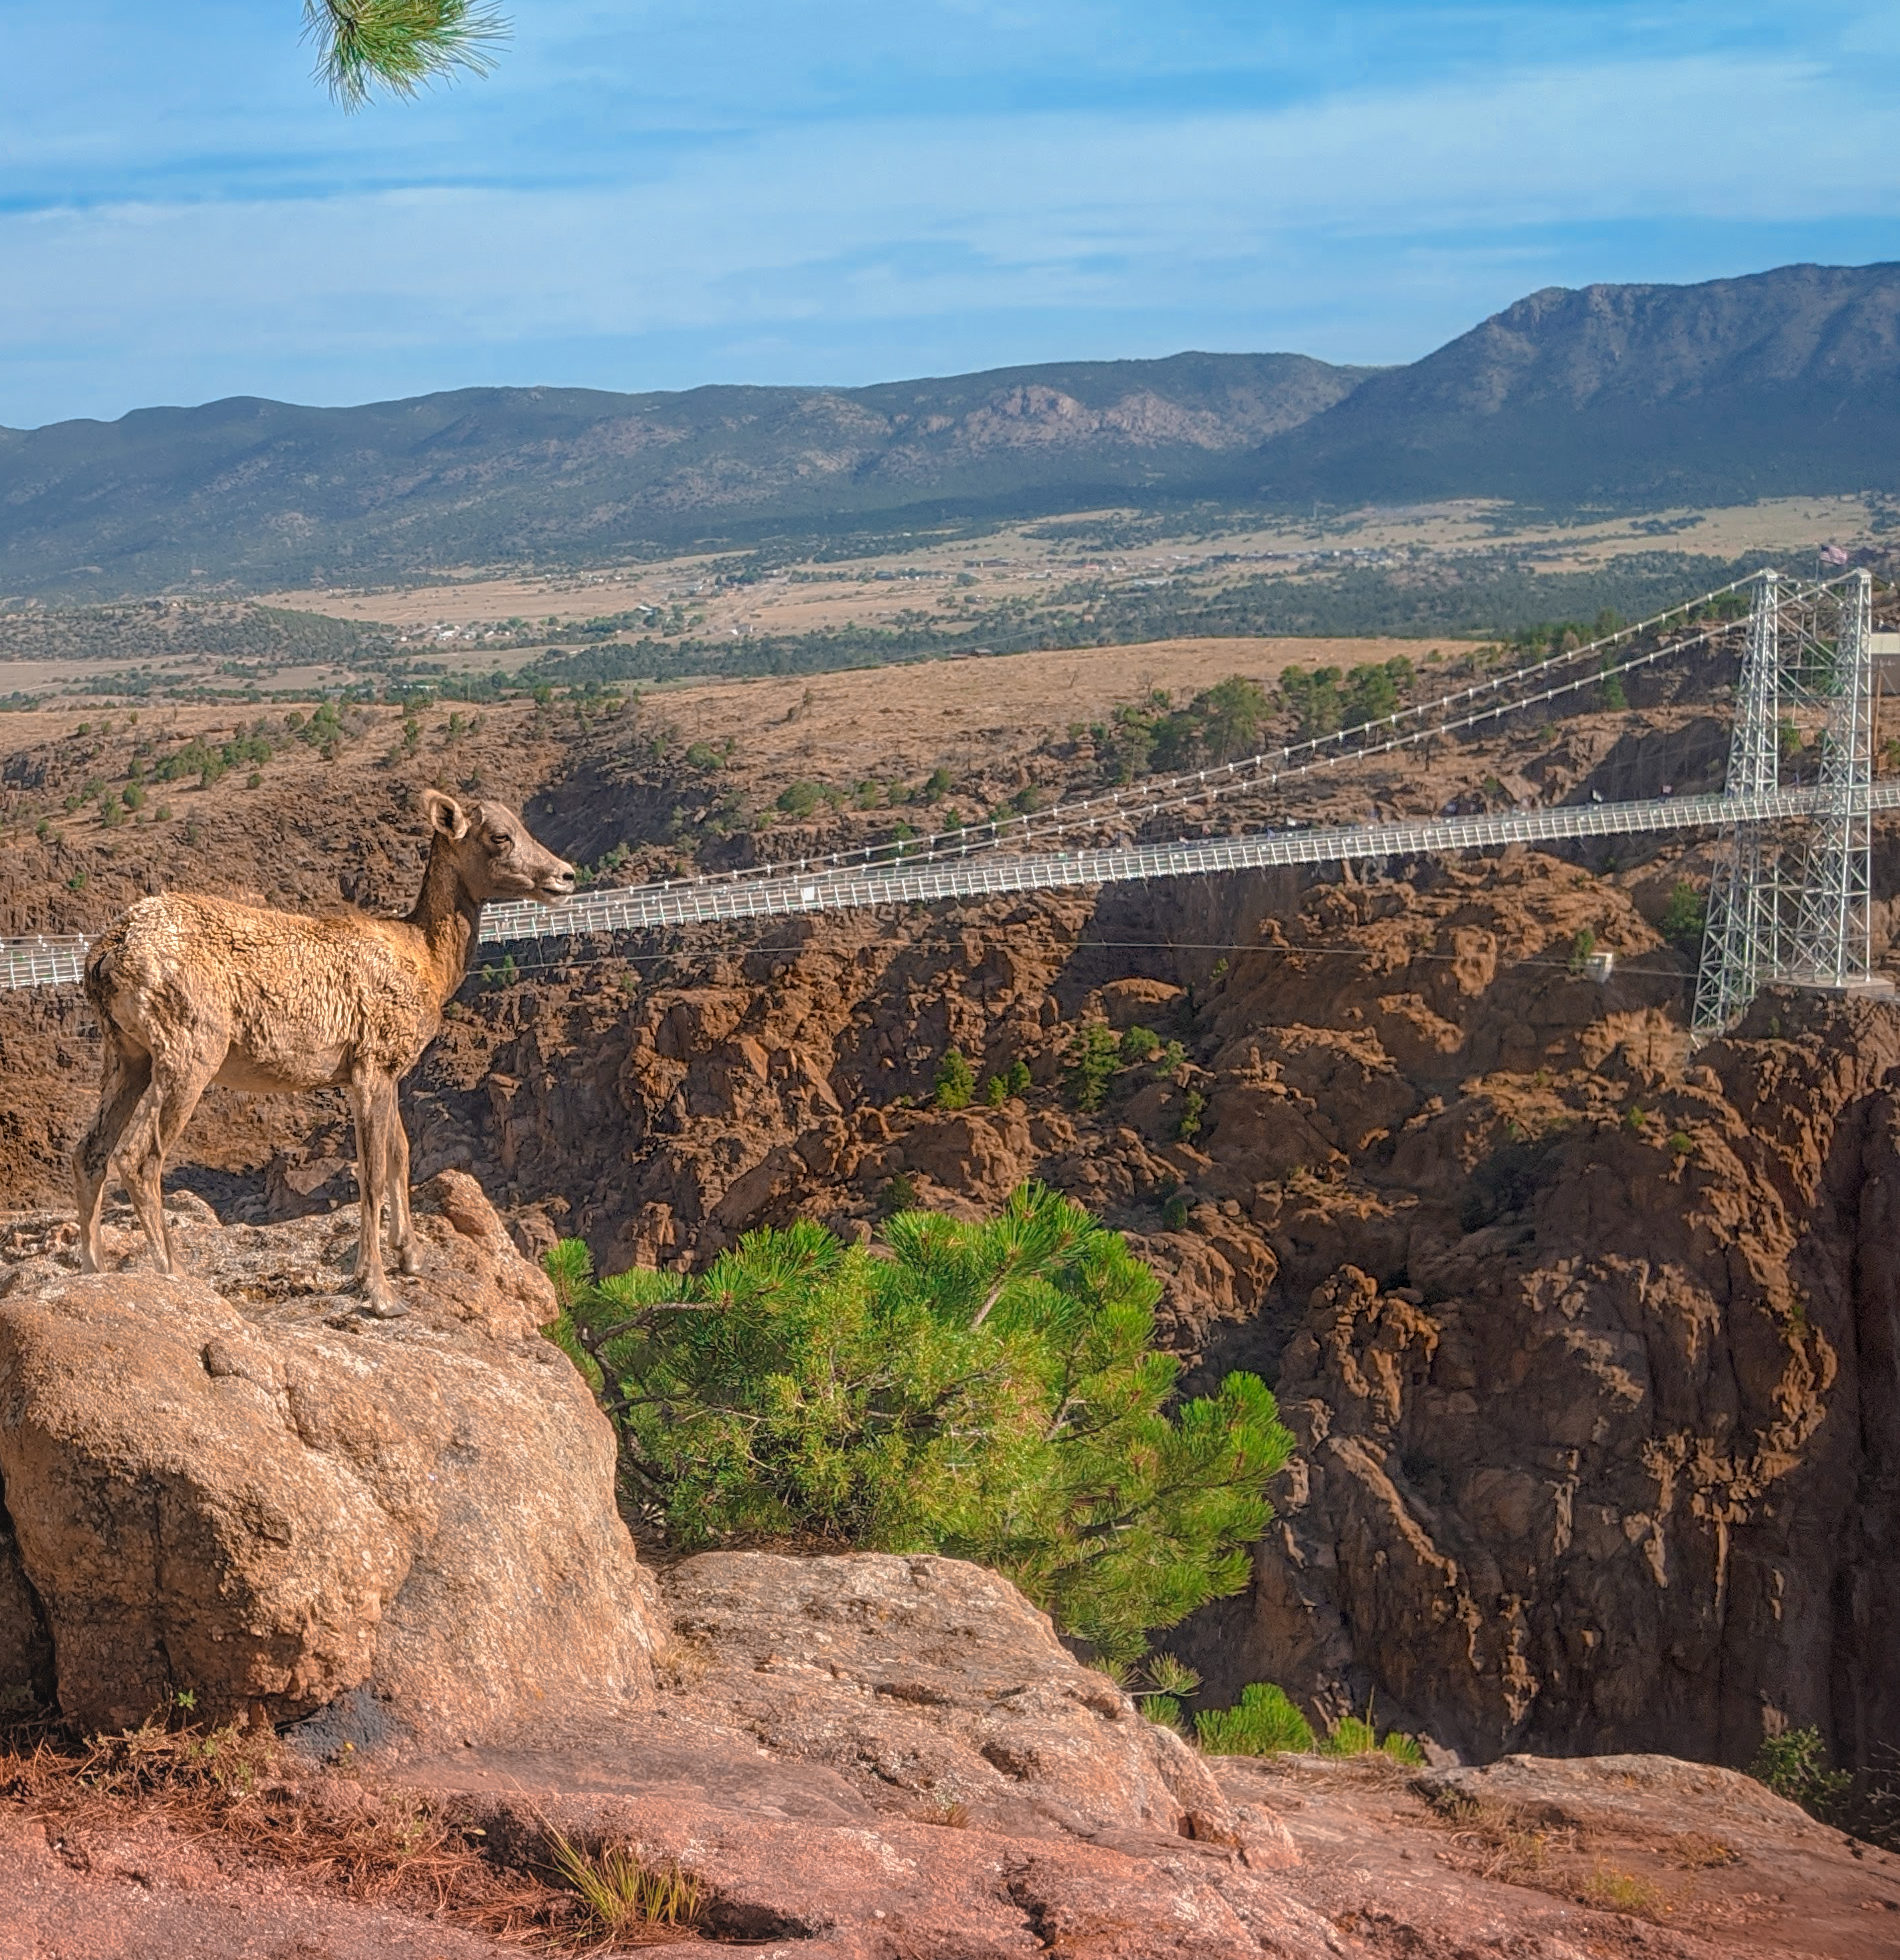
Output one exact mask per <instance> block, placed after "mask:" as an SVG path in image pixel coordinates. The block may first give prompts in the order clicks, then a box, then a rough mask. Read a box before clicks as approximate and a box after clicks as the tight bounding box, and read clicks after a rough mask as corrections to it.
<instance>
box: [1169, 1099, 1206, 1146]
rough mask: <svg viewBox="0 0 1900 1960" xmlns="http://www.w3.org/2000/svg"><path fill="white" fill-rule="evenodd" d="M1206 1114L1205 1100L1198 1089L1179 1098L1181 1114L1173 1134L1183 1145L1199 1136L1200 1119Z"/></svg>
mask: <svg viewBox="0 0 1900 1960" xmlns="http://www.w3.org/2000/svg"><path fill="white" fill-rule="evenodd" d="M1206 1113H1207V1098H1206V1097H1205V1096H1204V1095H1202V1094H1201V1092H1200V1090H1198V1089H1190V1090H1189V1091H1188V1092H1187V1094H1186V1095H1185V1096H1183V1097H1182V1098H1181V1114H1180V1117H1179V1118H1178V1119H1177V1121H1176V1123H1175V1126H1174V1134H1175V1135H1176V1136H1177V1137H1179V1138H1180V1140H1181V1141H1182V1142H1183V1143H1191V1142H1192V1141H1193V1140H1194V1138H1196V1137H1197V1136H1199V1135H1200V1134H1201V1118H1202V1117H1203V1116H1204V1115H1206Z"/></svg>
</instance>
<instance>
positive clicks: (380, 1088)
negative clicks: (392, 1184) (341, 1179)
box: [350, 1074, 409, 1320]
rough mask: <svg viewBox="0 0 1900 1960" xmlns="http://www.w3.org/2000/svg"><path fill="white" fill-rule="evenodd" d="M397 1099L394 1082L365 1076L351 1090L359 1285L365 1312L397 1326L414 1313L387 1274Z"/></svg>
mask: <svg viewBox="0 0 1900 1960" xmlns="http://www.w3.org/2000/svg"><path fill="white" fill-rule="evenodd" d="M394 1105H395V1096H394V1093H393V1091H392V1089H391V1086H390V1082H389V1078H388V1077H387V1076H381V1075H367V1074H366V1075H362V1076H359V1077H357V1078H356V1079H355V1080H353V1081H352V1082H351V1084H350V1113H351V1114H352V1115H353V1116H354V1117H355V1118H356V1184H357V1189H358V1191H359V1192H360V1193H361V1214H362V1215H361V1219H360V1221H359V1230H358V1232H357V1239H356V1284H357V1287H358V1290H359V1291H360V1292H361V1293H362V1295H363V1306H364V1310H365V1311H366V1312H368V1313H372V1314H374V1315H375V1316H376V1318H377V1319H378V1320H393V1319H395V1318H396V1316H397V1315H398V1314H403V1313H407V1312H408V1311H409V1310H408V1308H407V1307H405V1306H404V1305H403V1304H402V1302H401V1301H400V1300H398V1299H397V1298H396V1296H395V1294H394V1293H392V1292H391V1291H390V1287H389V1278H388V1275H387V1274H386V1273H385V1272H384V1271H383V1234H382V1216H383V1198H384V1195H385V1192H386V1190H387V1188H388V1182H389V1121H390V1116H391V1114H392V1112H393V1109H394Z"/></svg>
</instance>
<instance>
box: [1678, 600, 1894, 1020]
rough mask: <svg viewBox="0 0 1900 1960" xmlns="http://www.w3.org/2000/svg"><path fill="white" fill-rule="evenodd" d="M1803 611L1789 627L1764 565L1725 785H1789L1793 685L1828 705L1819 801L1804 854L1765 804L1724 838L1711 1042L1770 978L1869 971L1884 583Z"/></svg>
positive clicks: (1709, 994) (1731, 792)
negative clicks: (1786, 727)
mask: <svg viewBox="0 0 1900 1960" xmlns="http://www.w3.org/2000/svg"><path fill="white" fill-rule="evenodd" d="M1824 609H1831V610H1832V611H1833V612H1834V613H1835V620H1834V622H1833V623H1834V626H1835V630H1834V632H1833V633H1832V635H1827V634H1825V633H1824V632H1823V631H1822V625H1823V621H1822V618H1821V616H1820V615H1821V613H1822V611H1823V610H1824ZM1795 610H1796V613H1797V615H1798V616H1797V617H1796V618H1795V619H1794V620H1793V621H1791V622H1790V623H1791V625H1792V627H1793V631H1792V633H1791V634H1789V635H1784V633H1783V631H1782V611H1783V595H1782V590H1781V585H1780V581H1779V580H1778V579H1777V577H1776V575H1775V574H1774V573H1773V572H1763V573H1762V574H1761V575H1760V578H1759V580H1758V581H1757V584H1756V588H1755V603H1754V606H1753V608H1752V609H1751V611H1750V614H1749V621H1748V641H1747V645H1746V648H1745V649H1744V651H1743V654H1742V670H1741V674H1740V676H1739V677H1738V679H1737V682H1736V688H1735V727H1734V731H1733V733H1732V734H1731V736H1730V738H1729V762H1728V777H1727V780H1726V782H1725V783H1724V786H1723V794H1724V795H1725V796H1727V797H1732V798H1736V799H1738V800H1739V799H1744V798H1750V797H1759V796H1764V795H1772V794H1773V793H1774V791H1775V790H1776V789H1778V788H1779V787H1780V719H1781V705H1782V699H1783V694H1784V691H1785V692H1786V693H1788V694H1790V695H1792V696H1796V697H1802V698H1805V699H1806V700H1807V701H1808V702H1809V703H1810V704H1812V705H1814V706H1817V707H1819V708H1821V709H1822V711H1823V713H1824V715H1825V721H1824V725H1823V728H1822V731H1821V773H1820V780H1819V783H1818V785H1817V797H1818V806H1817V808H1816V811H1815V815H1814V819H1813V827H1812V830H1811V833H1810V835H1809V838H1808V841H1807V845H1806V848H1805V850H1803V851H1802V852H1801V853H1800V854H1799V856H1798V859H1796V858H1795V854H1794V853H1792V852H1789V851H1786V850H1784V849H1782V848H1781V847H1779V846H1778V844H1777V841H1776V838H1775V835H1774V833H1775V830H1776V825H1775V823H1774V822H1773V821H1772V820H1771V819H1769V818H1766V817H1764V816H1759V815H1756V816H1750V815H1739V816H1738V818H1737V820H1736V821H1735V822H1734V823H1733V824H1732V825H1731V826H1730V827H1729V828H1728V829H1727V830H1726V831H1725V832H1724V834H1723V836H1722V838H1721V841H1720V843H1719V845H1718V847H1717V853H1716V864H1715V873H1714V876H1713V877H1712V878H1711V879H1710V881H1709V907H1708V923H1707V926H1706V928H1705V931H1704V935H1703V941H1702V964H1701V969H1700V971H1699V973H1698V975H1697V978H1696V998H1695V1015H1694V1021H1693V1024H1692V1025H1693V1030H1694V1033H1695V1035H1696V1036H1697V1037H1698V1038H1699V1039H1702V1040H1707V1039H1709V1038H1711V1037H1712V1036H1714V1035H1717V1034H1720V1033H1721V1032H1722V1031H1723V1030H1724V1029H1725V1028H1727V1027H1729V1026H1731V1025H1732V1024H1733V1023H1734V1022H1735V1021H1736V1020H1738V1019H1739V1018H1740V1017H1741V1015H1742V1013H1743V1012H1744V1011H1745V1010H1746V1008H1747V1006H1748V1004H1749V1002H1750V1001H1752V1000H1753V999H1754V998H1755V995H1756V993H1757V992H1758V991H1759V990H1760V989H1761V988H1762V987H1764V986H1766V985H1768V984H1770V983H1771V982H1776V981H1779V982H1782V983H1784V984H1787V985H1791V986H1800V987H1823V988H1829V989H1846V988H1851V987H1861V986H1866V985H1868V984H1869V982H1870V981H1871V979H1872V974H1873V916H1872V914H1873V906H1872V899H1873V813H1872V795H1871V792H1872V787H1873V773H1874V766H1873V765H1874V757H1873V739H1874V725H1873V724H1874V717H1873V630H1872V629H1873V581H1872V579H1871V578H1870V576H1869V575H1868V574H1867V573H1866V572H1857V573H1856V574H1855V575H1854V576H1853V577H1852V578H1850V579H1848V580H1847V581H1846V582H1845V584H1844V586H1843V587H1842V588H1840V589H1839V590H1837V591H1822V592H1817V593H1815V594H1813V595H1812V596H1811V597H1808V596H1806V595H1797V599H1796V607H1795ZM1786 639H1792V641H1793V642H1794V644H1793V645H1792V646H1786V645H1784V640H1786ZM1757 807H1759V806H1757ZM1790 861H1796V862H1798V863H1799V867H1800V868H1799V874H1798V877H1797V878H1795V879H1794V880H1792V881H1788V880H1786V879H1785V875H1784V869H1783V867H1784V864H1786V863H1788V862H1790Z"/></svg>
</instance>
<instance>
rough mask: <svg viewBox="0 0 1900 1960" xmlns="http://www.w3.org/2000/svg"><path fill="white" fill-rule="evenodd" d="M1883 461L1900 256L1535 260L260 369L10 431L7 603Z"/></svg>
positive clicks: (1898, 355) (1636, 485)
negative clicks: (1034, 311) (905, 356)
mask: <svg viewBox="0 0 1900 1960" xmlns="http://www.w3.org/2000/svg"><path fill="white" fill-rule="evenodd" d="M1894 488H1900V264H1892V263H1881V264H1876V265H1871V266H1861V267H1839V266H1818V265H1796V266H1784V267H1780V268H1777V269H1775V270H1772V271H1769V272H1763V273H1752V274H1748V275H1745V276H1743V277H1740V278H1733V279H1722V280H1711V281H1705V282H1703V283H1701V284H1698V285H1690V286H1671V285H1662V284H1654V283H1651V284H1643V285H1602V284H1600V285H1593V286H1587V287H1583V288H1576V289H1573V288H1566V287H1546V288H1543V289H1541V290H1539V291H1538V292H1535V293H1531V294H1528V295H1527V296H1525V297H1524V298H1523V299H1520V300H1518V301H1516V302H1515V303H1514V304H1512V305H1511V306H1509V307H1506V308H1504V309H1503V310H1502V311H1501V312H1499V313H1496V314H1493V315H1492V316H1491V317H1490V318H1489V319H1487V320H1484V321H1481V322H1480V323H1479V324H1478V325H1477V326H1475V327H1473V328H1472V329H1471V330H1470V331H1469V332H1467V333H1465V334H1461V335H1459V336H1457V337H1456V338H1455V339H1453V340H1452V341H1450V342H1448V343H1447V344H1446V345H1445V346H1443V347H1441V348H1439V349H1437V350H1435V351H1434V352H1433V353H1430V354H1428V355H1426V356H1424V357H1423V359H1421V360H1419V361H1415V362H1412V363H1410V364H1409V365H1406V366H1402V367H1391V368H1353V367H1339V366H1333V365H1329V364H1328V363H1326V362H1323V361H1318V360H1315V359H1313V358H1311V357H1309V356H1306V355H1301V354H1211V353H1193V352H1190V353H1182V354H1176V355H1171V356H1168V357H1166V358H1164V359H1160V360H1151V361H1078V362H1053V363H1042V364H1037V365H1031V366H1017V367H1006V368H993V369H986V370H983V371H981V372H979V373H975V374H968V375H951V376H935V377H923V378H918V379H913V380H906V381H887V382H879V383H875V384H872V385H870V386H868V387H861V388H824V387H813V388H800V387H764V386H750V385H741V384H727V383H715V384H709V385H707V386H705V387H701V388H696V389H691V390H686V391H683V392H648V393H644V394H618V393H613V392H610V391H607V390H601V389H588V388H561V387H551V386H538V387H531V388H466V389H457V390H452V391H446V392H443V393H440V394H433V395H423V396H414V397H408V398H405V399H399V400H395V401H389V402H376V403H368V404H364V405H361V406H358V407H347V408H308V407H302V406H299V405H297V404H291V403H282V402H274V401H270V400H268V399H265V398H263V397H258V396H234V397H230V398H228V399H226V400H223V401H218V402H211V403H206V404H202V405H200V406H197V407H181V408H147V409H138V410H134V411H132V412H131V413H130V414H128V415H126V416H123V417H121V418H119V419H118V420H117V421H114V422H99V421H69V422H60V423H51V424H47V425H45V426H44V427H42V428H39V429H31V430H17V429H16V430H0V598H5V597H7V596H13V597H16V598H19V597H39V598H47V599H54V600H58V599H97V598H101V597H115V596H123V595H135V594H139V593H146V592H155V591H167V590H179V589H185V590H218V589H224V590H240V591H243V590H249V591H258V590H267V589H270V588H272V587H282V586H287V585H295V584H306V583H326V582H327V583H362V582H368V581H385V580H391V579H401V578H405V577H411V576H423V575H427V574H428V573H430V572H439V571H442V570H447V569H450V568H458V567H466V566H474V565H504V564H506V565H551V564H562V563H575V562H598V561H600V560H602V559H606V558H610V557H613V556H616V555H617V556H622V557H624V556H631V555H638V554H639V553H641V552H643V551H653V552H657V551H663V550H679V549H681V548H684V547H687V546H690V545H693V544H696V543H699V542H708V543H712V542H736V541H742V540H747V539H753V538H757V537H759V536H762V535H769V534H771V533H773V532H778V533H799V534H804V533H810V532H812V531H824V530H828V529H844V530H849V529H855V528H861V527H866V526H878V525H881V526H885V527H889V526H891V525H893V524H899V523H904V522H916V523H925V522H933V521H941V520H943V519H946V518H953V517H962V518H976V519H989V518H997V519H1012V518H1023V517H1032V516H1044V515H1051V514H1056V513H1060V512H1063V511H1076V510H1085V509H1090V508H1100V507H1103V506H1105V505H1120V504H1137V505H1146V506H1167V505H1170V504H1179V503H1184V502H1193V501H1197V500H1217V501H1224V502H1233V503H1241V504H1246V505H1255V506H1261V507H1265V508H1282V509H1284V508H1292V507H1298V506H1303V505H1305V504H1307V503H1309V502H1310V501H1313V500H1315V499H1317V500H1320V501H1323V502H1329V503H1333V504H1348V505H1353V504H1361V503H1411V502H1422V501H1435V500H1441V499H1446V498H1453V497H1496V498H1503V499H1506V500H1508V501H1512V502H1517V503H1524V504H1531V505H1536V506H1539V507H1546V508H1549V507H1561V508H1575V507H1578V506H1589V505H1608V506H1618V505H1621V506H1624V507H1629V506H1632V505H1644V504H1650V505H1653V504H1659V503H1666V502H1680V503H1694V502H1702V503H1718V502H1745V501H1748V500H1750V499H1752V498H1754V497H1758V496H1762V495H1772V494H1792V493H1796V492H1818V493H1825V492H1843V491H1859V490H1888V489H1894Z"/></svg>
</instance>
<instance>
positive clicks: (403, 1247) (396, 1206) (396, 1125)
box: [384, 1082, 422, 1275]
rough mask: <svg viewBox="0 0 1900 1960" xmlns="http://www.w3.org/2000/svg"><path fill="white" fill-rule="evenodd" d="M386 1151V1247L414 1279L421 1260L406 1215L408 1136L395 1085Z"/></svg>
mask: <svg viewBox="0 0 1900 1960" xmlns="http://www.w3.org/2000/svg"><path fill="white" fill-rule="evenodd" d="M388 1147H389V1157H388V1164H387V1170H386V1176H387V1179H388V1182H387V1184H386V1185H385V1187H384V1189H385V1192H386V1193H387V1196H388V1200H389V1247H390V1250H391V1251H392V1252H394V1253H395V1255H396V1264H397V1266H398V1268H399V1269H400V1270H401V1271H403V1272H404V1273H408V1274H411V1275H414V1274H416V1273H419V1272H421V1270H422V1259H421V1256H420V1255H419V1254H418V1253H417V1251H416V1228H415V1222H414V1220H413V1219H411V1217H410V1215H409V1133H408V1131H407V1130H405V1129H404V1128H403V1126H402V1104H401V1102H400V1100H399V1099H398V1095H397V1085H396V1084H395V1083H394V1082H392V1083H391V1084H390V1085H389V1132H388Z"/></svg>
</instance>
